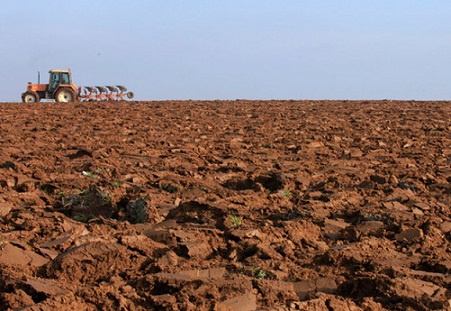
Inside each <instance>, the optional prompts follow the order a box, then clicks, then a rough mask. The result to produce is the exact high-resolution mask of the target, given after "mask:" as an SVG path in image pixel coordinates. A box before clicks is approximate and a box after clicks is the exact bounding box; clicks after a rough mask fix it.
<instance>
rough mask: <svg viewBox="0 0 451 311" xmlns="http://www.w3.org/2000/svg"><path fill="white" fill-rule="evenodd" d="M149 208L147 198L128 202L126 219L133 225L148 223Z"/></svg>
mask: <svg viewBox="0 0 451 311" xmlns="http://www.w3.org/2000/svg"><path fill="white" fill-rule="evenodd" d="M148 211H149V206H148V205H147V201H146V199H145V198H139V199H137V200H136V201H134V202H128V204H127V207H126V212H125V218H126V219H127V220H128V221H129V222H130V223H132V224H142V223H145V222H146V221H147V218H148Z"/></svg>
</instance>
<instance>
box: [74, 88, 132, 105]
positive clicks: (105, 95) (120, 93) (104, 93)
mask: <svg viewBox="0 0 451 311" xmlns="http://www.w3.org/2000/svg"><path fill="white" fill-rule="evenodd" d="M133 96H134V94H133V92H127V88H126V87H125V86H123V85H115V86H111V85H109V86H80V87H78V89H77V97H78V98H79V99H80V100H81V101H110V100H125V97H127V98H128V99H132V98H133Z"/></svg>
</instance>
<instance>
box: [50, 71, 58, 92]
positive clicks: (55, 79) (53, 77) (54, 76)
mask: <svg viewBox="0 0 451 311" xmlns="http://www.w3.org/2000/svg"><path fill="white" fill-rule="evenodd" d="M59 84H60V74H59V73H58V72H54V73H52V74H51V75H50V91H53V90H55V89H56V88H57V86H58V85H59Z"/></svg>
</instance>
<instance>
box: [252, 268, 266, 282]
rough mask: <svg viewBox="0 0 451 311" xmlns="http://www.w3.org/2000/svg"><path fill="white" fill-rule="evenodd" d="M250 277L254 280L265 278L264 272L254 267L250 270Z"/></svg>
mask: <svg viewBox="0 0 451 311" xmlns="http://www.w3.org/2000/svg"><path fill="white" fill-rule="evenodd" d="M252 276H253V277H254V278H256V279H264V278H265V277H266V272H265V271H263V269H262V268H260V267H255V268H253V269H252Z"/></svg>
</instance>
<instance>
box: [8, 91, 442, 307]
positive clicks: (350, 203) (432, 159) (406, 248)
mask: <svg viewBox="0 0 451 311" xmlns="http://www.w3.org/2000/svg"><path fill="white" fill-rule="evenodd" d="M0 118H1V123H0V134H1V135H0V147H1V148H0V309H1V310H215V311H225V310H233V311H251V310H326V311H330V310H335V311H338V310H353V311H355V310H450V308H451V305H450V299H451V291H450V288H451V248H450V244H451V243H450V238H451V212H450V207H451V103H450V102H426V101H424V102H418V101H409V102H401V101H365V102H362V101H244V100H237V101H162V102H115V103H111V102H96V103H71V104H56V103H38V104H18V103H3V104H0Z"/></svg>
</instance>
